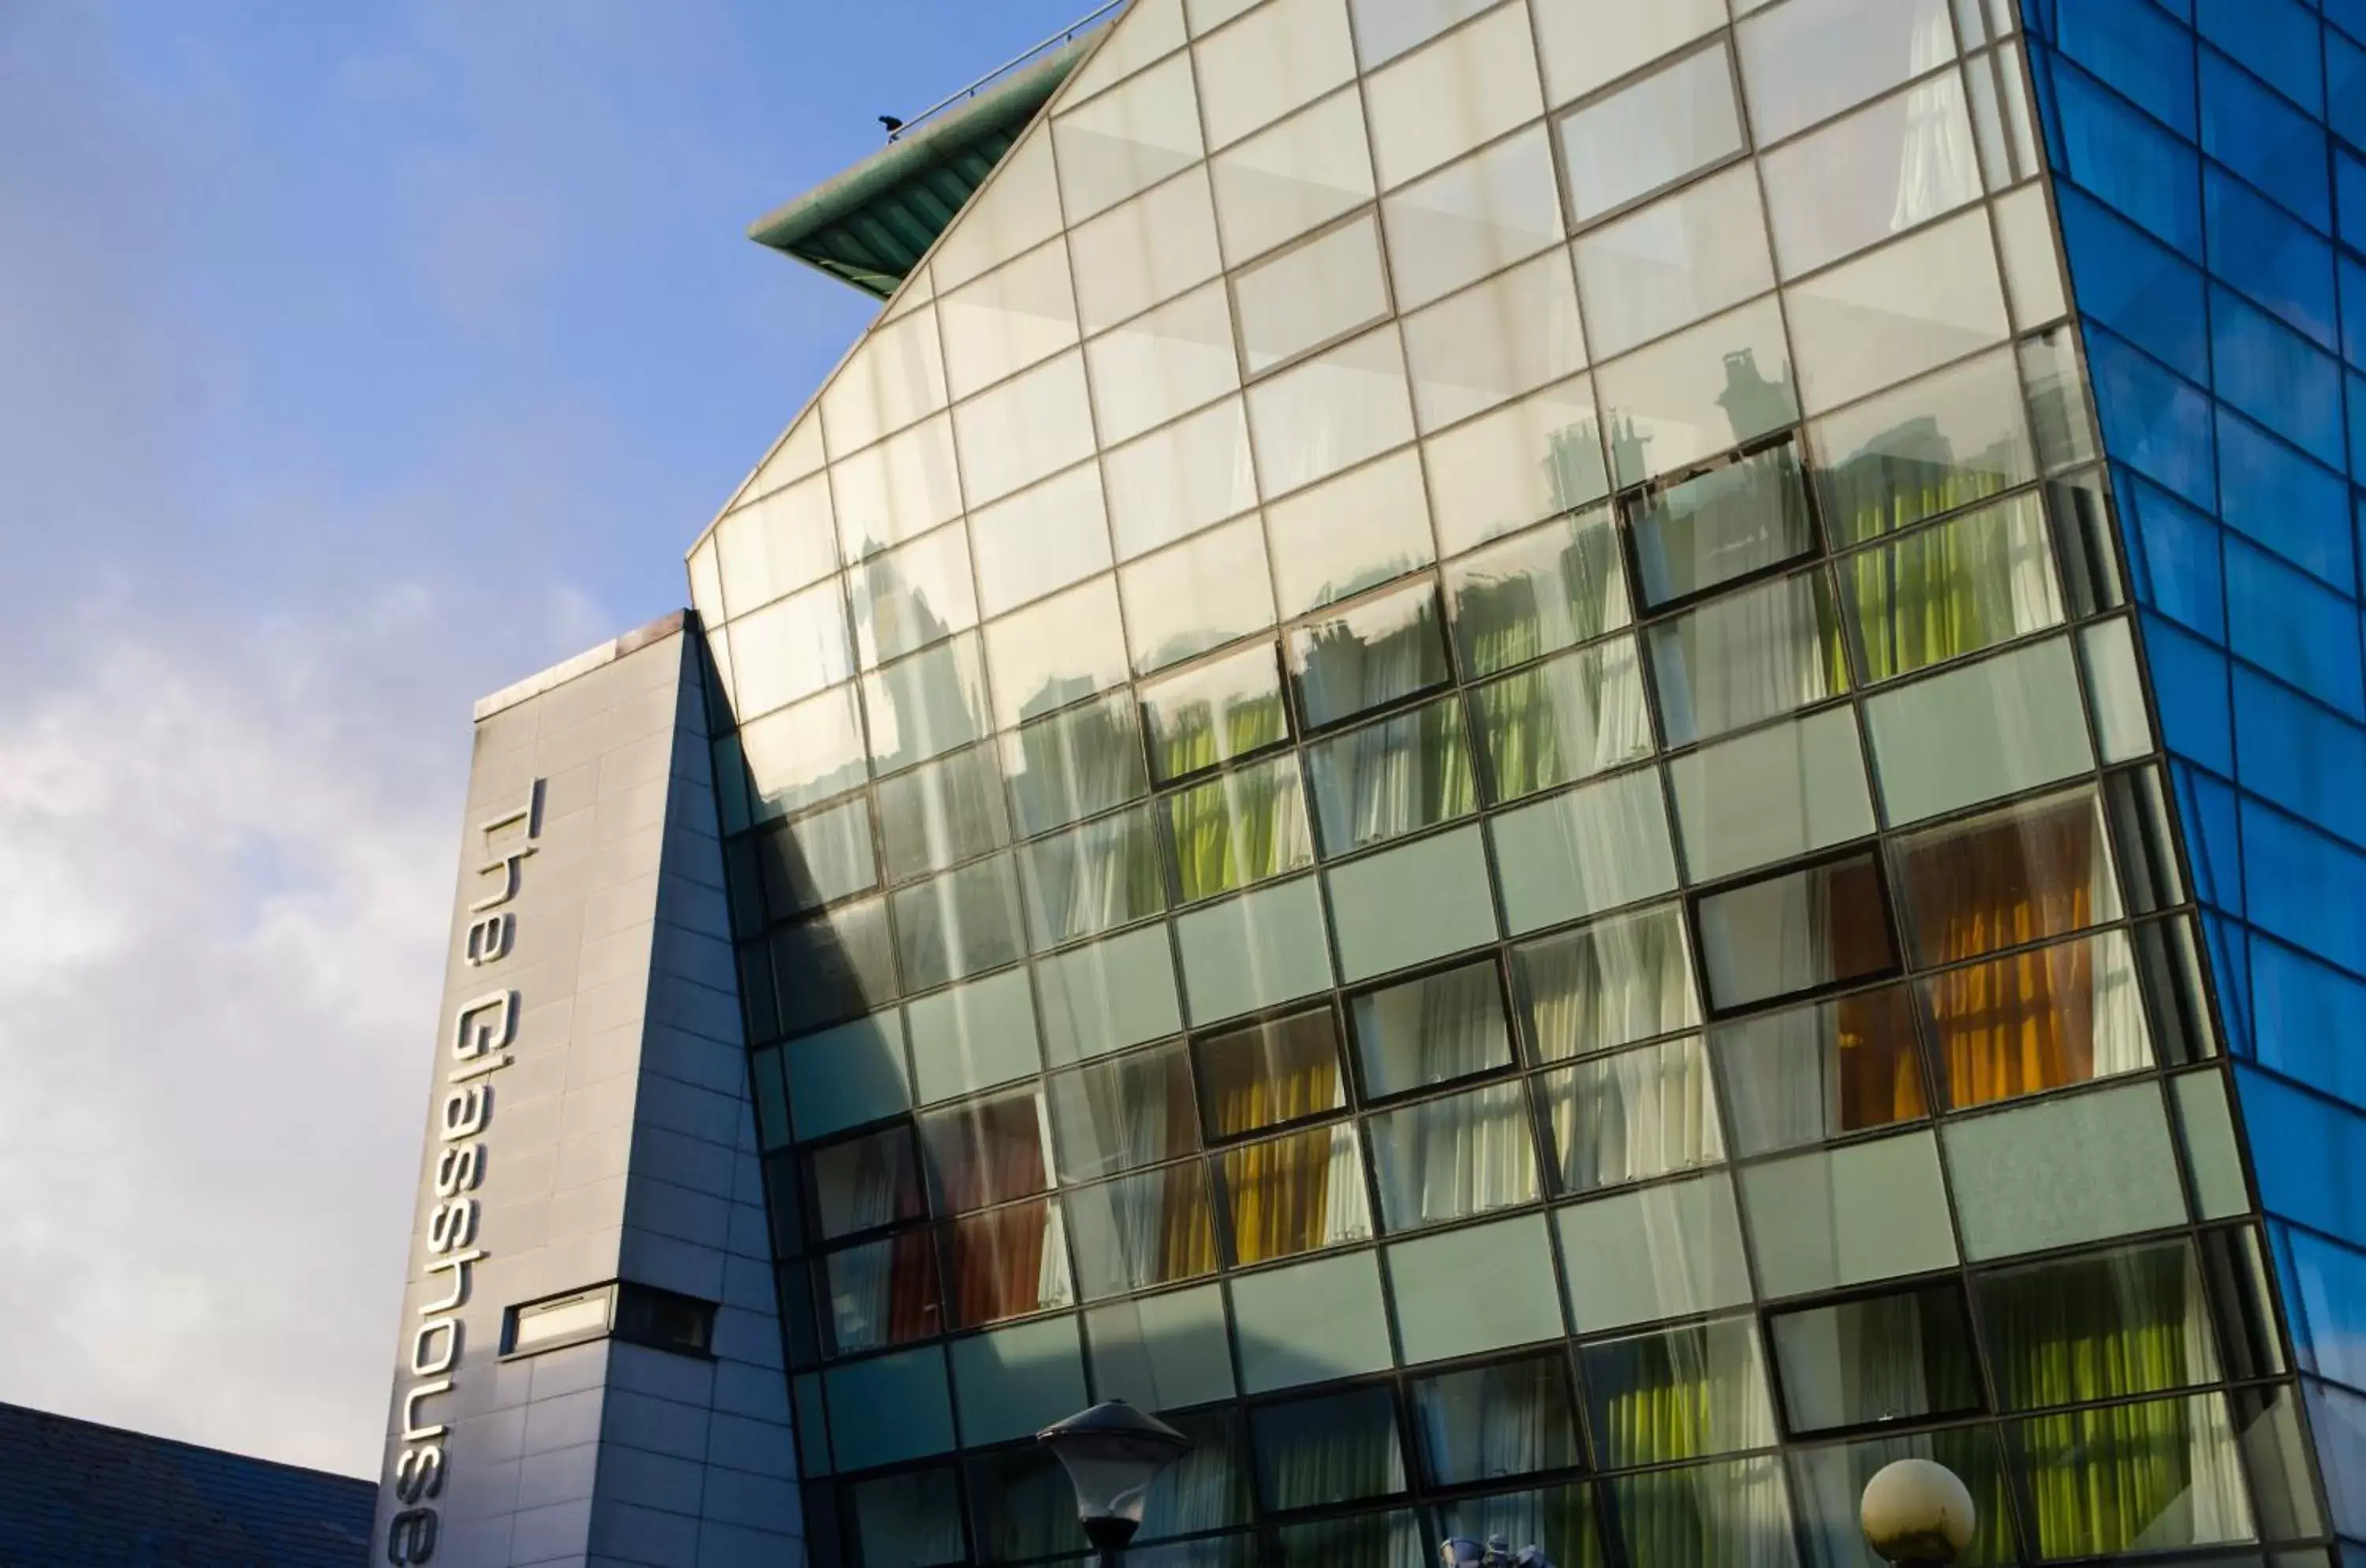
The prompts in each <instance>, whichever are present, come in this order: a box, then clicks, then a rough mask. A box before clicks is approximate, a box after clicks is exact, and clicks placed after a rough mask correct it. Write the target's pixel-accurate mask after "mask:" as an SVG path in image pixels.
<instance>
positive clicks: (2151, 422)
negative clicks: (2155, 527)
mask: <svg viewBox="0 0 2366 1568" xmlns="http://www.w3.org/2000/svg"><path fill="white" fill-rule="evenodd" d="M2087 375H2088V378H2089V379H2090V380H2091V381H2092V382H2093V383H2094V387H2095V406H2096V408H2097V409H2098V410H2099V411H2100V412H2101V415H2102V420H2103V445H2104V446H2105V447H2106V448H2107V449H2108V450H2109V451H2110V452H2111V454H2112V455H2113V457H2117V458H2119V459H2120V460H2121V461H2122V462H2124V463H2128V464H2131V465H2133V466H2134V467H2135V468H2138V469H2140V470H2142V471H2143V472H2144V473H2146V474H2148V475H2150V476H2151V477H2152V478H2154V479H2158V480H2159V481H2160V482H2161V483H2162V484H2164V485H2167V486H2168V487H2169V489H2170V490H2171V491H2175V492H2176V493H2177V494H2179V495H2180V496H2183V497H2184V498H2185V499H2186V500H2188V501H2190V502H2193V504H2194V505H2196V506H2200V507H2204V508H2208V507H2214V506H2215V505H2216V504H2217V503H2218V470H2217V463H2216V459H2215V457H2214V447H2213V444H2212V441H2211V435H2210V423H2211V421H2210V400H2209V399H2208V398H2207V397H2205V396H2203V394H2202V392H2201V391H2200V390H2199V389H2196V388H2194V387H2193V386H2191V384H2189V383H2187V382H2184V381H2180V380H2179V379H2178V378H2176V377H2174V376H2172V375H2170V374H2169V372H2168V371H2167V370H2166V369H2164V368H2162V367H2161V366H2160V365H2159V364H2158V362H2156V361H2154V360H2151V359H2147V358H2146V357H2145V356H2144V355H2141V354H2139V353H2137V352H2136V351H2135V349H2133V348H2130V347H2129V346H2128V345H2127V344H2124V343H2122V342H2121V341H2120V340H2119V339H2118V338H2115V337H2113V335H2112V334H2111V333H2107V332H2103V331H2101V330H2100V329H2098V328H2093V327H2090V328H2089V329H2088V331H2087Z"/></svg>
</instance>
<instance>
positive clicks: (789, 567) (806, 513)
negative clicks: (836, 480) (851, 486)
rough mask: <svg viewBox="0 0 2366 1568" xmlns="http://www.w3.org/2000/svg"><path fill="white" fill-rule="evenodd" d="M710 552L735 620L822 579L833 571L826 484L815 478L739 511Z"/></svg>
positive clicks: (721, 526) (834, 543)
mask: <svg viewBox="0 0 2366 1568" xmlns="http://www.w3.org/2000/svg"><path fill="white" fill-rule="evenodd" d="M715 563H716V566H717V568H718V569H719V570H720V571H721V573H722V580H723V593H724V603H725V604H726V605H727V606H728V610H729V613H730V614H732V615H745V614H747V613H748V612H749V611H750V610H753V609H756V608H757V607H759V606H760V605H764V604H771V603H772V601H773V600H775V599H777V598H779V597H780V596H781V595H782V594H783V593H787V592H793V591H794V590H796V589H799V588H803V587H804V586H805V585H806V583H808V582H811V581H814V580H815V579H817V578H819V577H822V576H824V575H826V574H827V573H828V572H829V571H830V570H831V569H833V568H834V567H836V566H837V565H838V537H837V531H836V529H835V528H834V527H833V525H831V523H830V511H829V481H828V480H827V479H823V478H822V477H821V476H819V475H818V474H817V475H816V476H814V477H813V478H812V479H806V480H805V481H804V482H803V483H800V484H793V485H788V486H784V487H783V488H782V489H780V490H776V491H772V494H770V495H767V496H765V497H763V498H762V499H761V500H759V501H753V502H749V503H748V504H747V505H745V506H742V507H740V508H739V509H738V510H737V511H735V512H733V513H730V514H729V515H727V516H726V517H725V518H724V519H723V521H722V522H720V523H717V524H716V525H715Z"/></svg>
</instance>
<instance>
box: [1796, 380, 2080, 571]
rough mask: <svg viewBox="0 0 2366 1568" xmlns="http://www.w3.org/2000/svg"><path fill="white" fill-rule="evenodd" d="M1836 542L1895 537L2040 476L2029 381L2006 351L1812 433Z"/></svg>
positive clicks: (1913, 385) (1866, 405)
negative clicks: (2025, 398) (2029, 418)
mask: <svg viewBox="0 0 2366 1568" xmlns="http://www.w3.org/2000/svg"><path fill="white" fill-rule="evenodd" d="M1808 443H1809V445H1810V446H1812V447H1813V448H1814V450H1815V454H1816V494H1817V498H1818V499H1819V500H1820V501H1821V502H1823V512H1824V523H1825V526H1826V527H1828V528H1829V529H1831V535H1832V539H1833V542H1834V543H1836V544H1842V545H1849V544H1856V543H1860V542H1862V541H1864V540H1866V539H1871V538H1876V537H1877V536H1880V535H1883V534H1888V533H1894V532H1896V531H1897V530H1898V529H1900V528H1905V527H1909V526H1910V525H1913V524H1916V523H1919V522H1921V521H1922V520H1923V519H1924V518H1926V517H1935V516H1937V515H1939V514H1940V513H1944V512H1953V511H1955V509H1956V508H1958V507H1962V506H1967V505H1969V504H1971V503H1972V502H1976V501H1982V500H1985V499H1987V498H1988V497H1989V496H1991V495H1994V494H1996V493H1997V492H1998V491H2005V490H2010V489H2011V488H2012V487H2013V486H2014V485H2017V484H2022V483H2026V482H2027V481H2028V480H2031V479H2035V478H2036V477H2037V460H2036V457H2034V454H2033V453H2032V452H2031V450H2030V446H2029V432H2028V430H2027V428H2026V427H2025V425H2024V423H2023V419H2022V401H2021V380H2020V378H2019V376H2017V375H2016V374H2015V373H2014V370H2013V359H2012V355H2011V354H2010V353H2009V352H2006V351H2003V350H2000V351H1998V352H1997V353H1995V354H1988V355H1981V356H1980V357H1979V358H1977V359H1973V360H1969V361H1966V363H1964V364H1962V365H1957V366H1954V367H1950V368H1948V369H1945V370H1942V371H1939V372H1938V373H1937V374H1935V375H1932V376H1926V377H1924V378H1922V379H1921V380H1919V381H1913V382H1910V383H1908V384H1907V385H1905V386H1903V387H1900V388H1898V389H1896V390H1895V391H1888V392H1884V393H1882V394H1881V395H1880V396H1879V397H1876V398H1874V399H1871V400H1868V401H1865V402H1862V403H1859V404H1857V405H1856V406H1855V407H1853V408H1851V409H1847V410H1845V411H1843V412H1840V413H1834V414H1826V415H1825V416H1824V417H1823V418H1822V419H1820V420H1818V421H1816V423H1814V424H1812V425H1810V426H1809V427H1808Z"/></svg>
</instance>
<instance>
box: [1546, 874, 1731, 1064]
mask: <svg viewBox="0 0 2366 1568" xmlns="http://www.w3.org/2000/svg"><path fill="white" fill-rule="evenodd" d="M1513 964H1514V969H1515V974H1516V975H1517V976H1518V980H1519V997H1520V1010H1521V1014H1522V1021H1523V1023H1524V1024H1525V1025H1526V1027H1527V1035H1528V1045H1529V1048H1530V1049H1531V1050H1532V1051H1533V1052H1534V1053H1535V1054H1536V1056H1537V1058H1538V1060H1540V1061H1547V1062H1550V1061H1559V1060H1560V1059H1562V1058H1564V1057H1569V1056H1577V1055H1585V1054H1587V1053H1590V1052H1594V1051H1600V1050H1605V1049H1606V1048H1608V1047H1610V1046H1613V1045H1623V1044H1625V1043H1627V1042H1628V1041H1630V1040H1647V1039H1650V1038H1651V1036H1652V1035H1655V1034H1666V1033H1670V1032H1673V1031H1675V1030H1679V1029H1689V1028H1691V1027H1692V1026H1693V1025H1695V1024H1696V1023H1698V1022H1699V1021H1700V1001H1699V998H1697V997H1696V995H1695V993H1694V987H1693V974H1692V959H1691V956H1690V954H1689V953H1687V951H1686V948H1685V943H1684V918H1683V916H1682V915H1681V914H1680V913H1679V912H1678V911H1677V909H1676V908H1675V907H1674V906H1673V905H1668V906H1663V907H1662V908H1655V909H1646V910H1643V911H1642V912H1640V913H1639V914H1634V915H1628V916H1624V917H1621V918H1619V919H1608V920H1603V921H1601V922H1599V923H1597V924H1594V925H1591V926H1587V927H1584V928H1583V930H1579V931H1570V932H1568V933H1566V934H1564V935H1560V936H1554V937H1548V938H1546V939H1545V940H1543V941H1542V942H1531V943H1529V944H1528V945H1527V946H1526V947H1523V948H1520V949H1519V950H1517V951H1516V952H1515V954H1514V955H1513Z"/></svg>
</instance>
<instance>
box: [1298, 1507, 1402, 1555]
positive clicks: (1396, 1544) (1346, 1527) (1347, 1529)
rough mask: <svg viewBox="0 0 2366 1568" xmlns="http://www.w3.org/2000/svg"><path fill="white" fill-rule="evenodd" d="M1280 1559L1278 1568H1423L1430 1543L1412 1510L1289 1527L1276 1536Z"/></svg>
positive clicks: (1394, 1509)
mask: <svg viewBox="0 0 2366 1568" xmlns="http://www.w3.org/2000/svg"><path fill="white" fill-rule="evenodd" d="M1274 1538H1275V1540H1276V1541H1277V1543H1278V1544H1279V1556H1277V1557H1275V1558H1273V1559H1272V1560H1271V1561H1272V1562H1273V1564H1274V1568H1330V1565H1331V1564H1332V1563H1335V1562H1369V1563H1371V1564H1373V1568H1423V1564H1425V1563H1426V1562H1428V1561H1429V1538H1428V1535H1427V1533H1426V1532H1425V1531H1424V1530H1423V1529H1422V1528H1421V1516H1420V1515H1418V1514H1416V1513H1414V1511H1413V1510H1412V1509H1411V1508H1392V1509H1391V1510H1389V1511H1388V1512H1387V1513H1385V1514H1352V1515H1349V1516H1348V1517H1345V1518H1337V1519H1318V1520H1316V1521H1314V1522H1313V1523H1312V1524H1303V1525H1284V1526H1282V1527H1281V1528H1280V1529H1277V1530H1276V1531H1275V1532H1274Z"/></svg>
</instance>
